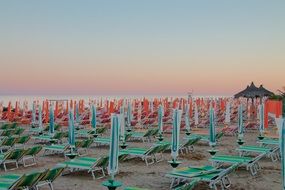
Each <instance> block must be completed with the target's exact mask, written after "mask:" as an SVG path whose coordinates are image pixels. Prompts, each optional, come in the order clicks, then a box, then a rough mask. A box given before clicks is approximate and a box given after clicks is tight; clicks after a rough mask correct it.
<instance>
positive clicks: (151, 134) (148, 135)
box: [130, 128, 159, 142]
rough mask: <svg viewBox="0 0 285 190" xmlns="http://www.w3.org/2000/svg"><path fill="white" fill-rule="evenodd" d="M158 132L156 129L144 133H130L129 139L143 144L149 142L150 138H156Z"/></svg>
mask: <svg viewBox="0 0 285 190" xmlns="http://www.w3.org/2000/svg"><path fill="white" fill-rule="evenodd" d="M158 131H159V129H158V128H153V129H148V130H147V131H146V132H132V133H131V137H130V138H131V139H135V140H137V139H138V140H142V141H143V142H145V141H147V142H151V137H154V136H156V135H157V134H158Z"/></svg>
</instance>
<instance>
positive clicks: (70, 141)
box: [68, 110, 75, 150]
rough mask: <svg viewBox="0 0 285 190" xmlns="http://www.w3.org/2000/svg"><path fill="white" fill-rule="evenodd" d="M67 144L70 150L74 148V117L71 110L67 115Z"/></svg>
mask: <svg viewBox="0 0 285 190" xmlns="http://www.w3.org/2000/svg"><path fill="white" fill-rule="evenodd" d="M68 144H69V145H70V147H71V150H72V149H73V148H75V134H74V116H73V112H72V110H70V111H69V114H68Z"/></svg>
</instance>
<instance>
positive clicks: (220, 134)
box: [185, 131, 224, 142]
mask: <svg viewBox="0 0 285 190" xmlns="http://www.w3.org/2000/svg"><path fill="white" fill-rule="evenodd" d="M223 136H224V133H223V132H222V131H221V132H219V133H217V134H216V140H217V141H218V140H220V139H221V138H222V137H223ZM195 137H199V138H200V140H201V141H205V142H209V135H208V134H205V135H202V134H194V133H192V134H191V135H189V136H187V137H185V138H186V139H189V138H195Z"/></svg>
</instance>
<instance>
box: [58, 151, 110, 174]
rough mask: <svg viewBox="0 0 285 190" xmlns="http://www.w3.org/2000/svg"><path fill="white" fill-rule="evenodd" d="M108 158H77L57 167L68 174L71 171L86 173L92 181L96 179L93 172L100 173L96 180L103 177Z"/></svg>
mask: <svg viewBox="0 0 285 190" xmlns="http://www.w3.org/2000/svg"><path fill="white" fill-rule="evenodd" d="M108 160H109V157H108V156H103V157H100V158H93V157H79V158H75V159H72V160H70V161H65V162H63V163H59V164H58V165H59V166H63V167H66V168H67V169H69V171H70V172H73V171H81V170H84V171H87V172H88V173H91V174H92V177H93V179H96V176H95V172H96V171H101V173H102V175H101V176H99V177H98V178H97V179H100V178H103V177H105V171H104V170H105V169H106V168H107V166H108Z"/></svg>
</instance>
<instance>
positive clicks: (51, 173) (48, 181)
mask: <svg viewBox="0 0 285 190" xmlns="http://www.w3.org/2000/svg"><path fill="white" fill-rule="evenodd" d="M63 170H64V167H55V168H52V169H49V170H47V172H46V174H45V175H43V176H42V177H41V178H40V180H39V181H38V183H37V184H36V188H39V187H42V186H44V185H48V186H49V188H50V189H51V190H53V184H52V183H53V182H54V181H55V180H56V179H57V178H58V177H59V176H60V175H61V174H62V172H63Z"/></svg>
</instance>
